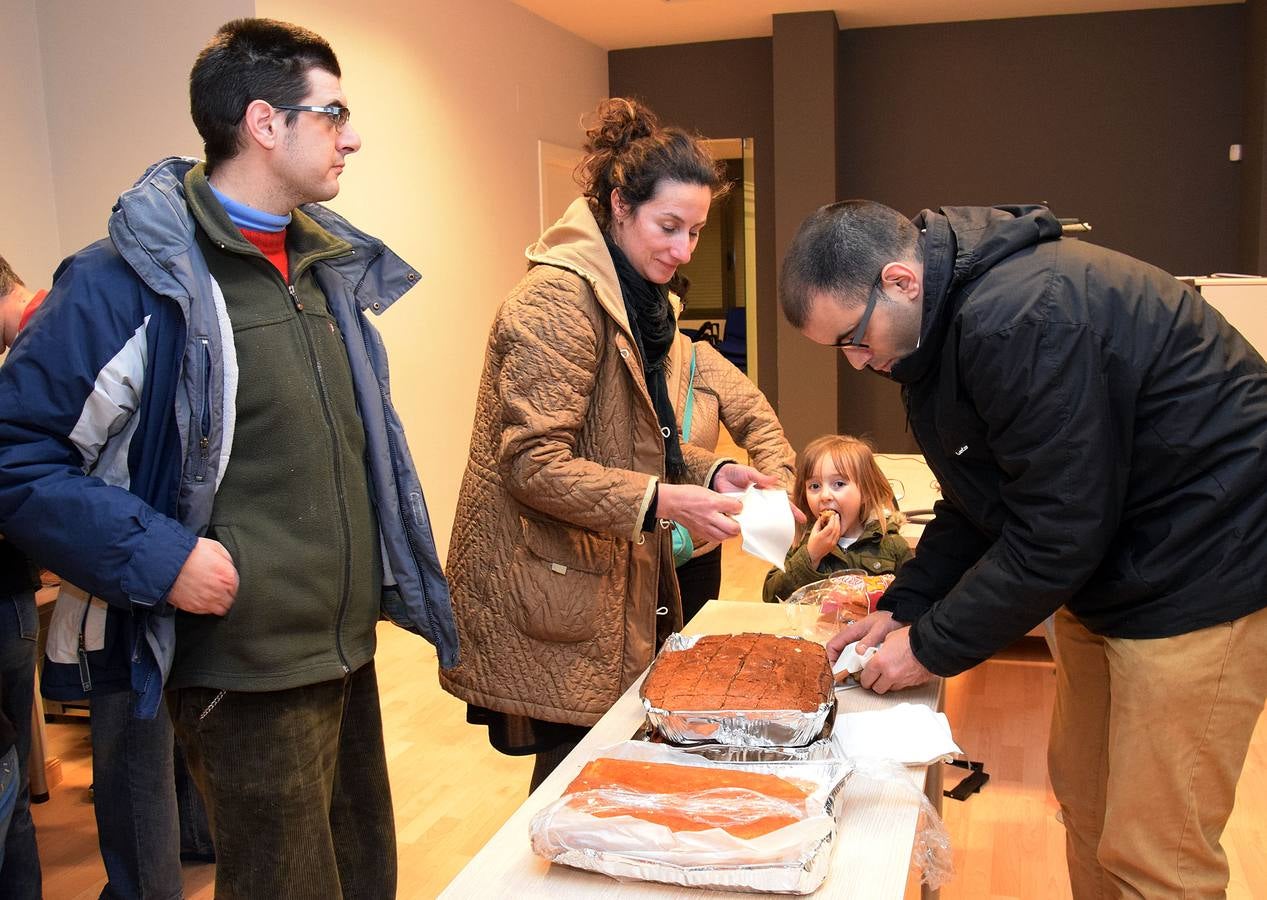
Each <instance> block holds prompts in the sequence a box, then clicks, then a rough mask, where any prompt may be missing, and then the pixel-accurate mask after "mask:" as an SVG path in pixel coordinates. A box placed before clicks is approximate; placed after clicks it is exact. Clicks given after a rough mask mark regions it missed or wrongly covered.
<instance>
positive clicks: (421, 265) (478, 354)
mask: <svg viewBox="0 0 1267 900" xmlns="http://www.w3.org/2000/svg"><path fill="white" fill-rule="evenodd" d="M173 9H175V7H172V6H171V4H169V3H166V2H159V0H116V2H112V3H100V4H98V3H80V2H72V0H39V2H38V6H37V3H36V0H0V11H2V12H3V17H2V18H0V22H3V27H2V28H0V51H3V58H2V59H0V88H3V93H2V94H0V96H5V97H7V98H8V101H9V103H10V104H16V118H11V119H10V120H8V121H7V122H6V127H5V132H6V136H7V137H8V138H9V140H8V141H7V142H6V146H5V149H4V151H3V154H4V155H3V165H0V178H3V179H4V180H3V181H0V186H3V188H4V193H3V195H0V196H3V198H4V206H3V208H4V211H5V213H6V215H5V216H0V253H5V250H4V249H3V247H4V246H5V245H9V244H12V246H13V247H14V248H16V250H17V251H18V252H15V253H14V260H13V261H14V262H15V263H17V264H20V265H22V266H23V268H24V270H28V271H29V273H30V274H28V276H27V278H28V280H31V281H33V282H34V281H38V280H41V279H43V280H47V278H48V277H49V275H51V273H52V267H53V266H54V265H55V263H56V262H57V261H58V260H60V258H61V256H63V255H65V254H66V253H69V252H72V251H73V250H76V249H78V248H79V247H81V246H83V245H84V244H86V243H88V242H90V241H92V240H95V239H97V238H98V237H101V236H102V235H104V233H105V223H106V217H107V215H108V214H109V210H110V207H111V205H112V204H113V203H114V200H115V198H116V197H117V196H118V194H119V193H120V191H121V190H123V189H125V188H126V187H128V186H130V185H131V184H132V183H133V182H134V181H135V180H136V178H137V177H139V176H140V174H141V173H142V171H144V169H145V167H146V166H147V165H149V164H150V163H151V162H153V161H154V160H156V159H158V158H160V157H162V156H166V155H170V154H190V155H201V143H200V141H199V140H198V137H197V133H196V131H195V130H194V128H193V125H192V124H191V123H190V121H189V101H188V93H187V91H188V73H189V67H190V66H191V65H192V63H193V60H194V56H195V55H196V54H197V52H198V49H199V48H200V47H201V46H202V45H203V44H204V43H205V42H206V40H207V39H208V38H209V37H210V36H211V34H212V33H214V31H215V29H216V28H217V27H218V26H219V25H220V24H221V23H222V22H224V21H226V20H228V19H231V18H235V17H237V16H243V15H261V16H271V17H275V18H281V19H287V20H289V21H293V22H298V23H300V24H303V25H306V26H307V27H309V28H312V29H314V30H316V31H318V32H319V33H321V34H323V35H324V36H325V37H326V38H327V39H329V40H330V42H331V44H333V46H334V48H335V51H336V52H337V53H338V54H339V61H340V63H341V65H342V67H343V72H344V78H343V83H344V87H345V89H346V91H347V94H348V102H349V106H351V107H352V109H353V110H354V111H355V112H354V119H353V121H354V122H355V124H356V126H357V128H358V130H359V131H360V132H361V135H362V137H363V139H364V147H363V149H362V150H361V152H360V153H358V154H357V155H356V156H355V157H353V158H352V159H351V160H350V164H349V166H348V169H347V171H346V173H345V174H344V176H343V184H344V188H343V191H342V193H341V194H340V196H339V197H338V198H337V199H336V200H335V201H334V202H333V203H332V204H331V205H332V206H334V208H336V209H337V210H339V211H340V212H341V213H343V214H345V215H347V216H348V217H349V218H350V219H351V220H352V221H353V222H355V223H356V224H358V225H359V226H360V227H362V228H364V229H365V230H367V231H369V232H370V233H372V234H376V235H378V236H379V237H381V238H383V239H384V240H386V241H387V242H388V243H389V244H390V245H391V246H392V247H393V248H394V249H395V250H397V252H399V253H400V254H401V256H403V257H404V258H405V259H406V260H408V261H409V262H410V263H411V264H413V265H414V266H416V267H417V268H418V269H419V271H420V272H422V275H423V281H422V284H421V285H420V286H419V287H417V288H415V289H414V290H413V291H412V292H410V293H409V294H408V295H407V296H406V298H405V299H404V300H402V301H401V302H400V303H398V304H397V305H396V306H395V307H394V308H393V309H391V310H390V311H389V312H387V313H386V314H385V315H384V316H383V317H382V318H381V319H379V320H378V322H377V324H378V325H379V327H380V328H381V329H382V331H383V333H384V337H385V339H386V341H387V345H388V349H389V352H390V354H391V360H392V386H393V397H394V399H395V402H396V405H397V407H398V408H399V409H400V411H401V414H402V416H403V417H404V420H405V427H406V431H407V433H408V436H409V442H410V445H411V447H412V449H413V452H414V457H415V459H416V460H417V462H418V466H419V469H420V471H421V473H422V478H423V484H424V486H425V487H426V490H427V500H428V505H429V507H430V510H431V515H432V518H433V520H434V524H435V532H436V539H437V542H438V543H439V545H440V550H441V553H442V554H443V553H445V552H447V548H448V543H449V532H450V529H451V527H452V519H453V510H454V507H455V505H456V502H457V491H458V487H459V483H460V480H461V476H462V470H463V468H464V467H465V463H466V450H467V445H468V442H469V439H470V430H471V419H472V414H473V410H474V404H475V391H476V387H477V385H478V381H479V372H480V366H481V363H482V361H483V354H484V343H485V339H486V337H487V332H488V326H489V323H490V322H491V321H492V317H493V313H494V311H495V310H496V308H497V305H498V303H499V302H500V301H501V298H502V297H503V296H504V295H505V294H506V292H507V291H508V290H509V289H510V288H511V287H512V286H513V285H514V283H515V281H516V280H518V278H519V276H520V275H521V274H522V273H523V271H524V263H523V255H522V254H523V249H524V247H525V246H526V245H527V244H528V243H530V242H531V241H533V240H534V239H535V238H536V236H537V233H538V231H539V228H538V212H537V210H538V200H537V141H538V140H545V141H549V142H551V143H554V144H561V145H565V146H573V147H576V146H579V144H580V141H581V137H582V135H581V131H580V128H579V126H578V122H579V120H580V117H581V115H582V114H583V113H584V112H586V111H587V110H589V109H592V108H593V107H594V105H595V104H596V103H597V101H598V100H599V98H601V97H603V96H604V95H605V94H606V92H607V54H606V52H605V51H603V50H601V49H600V48H598V47H596V46H594V45H592V44H588V43H585V42H584V41H582V40H580V39H579V38H576V37H574V36H572V35H570V34H568V33H567V32H565V31H563V30H562V29H560V28H558V27H556V26H554V25H551V24H549V23H547V22H545V21H544V20H543V19H539V18H537V17H536V16H534V15H532V14H531V13H528V12H526V11H525V10H523V9H521V8H520V7H518V6H515V5H513V4H511V3H510V2H508V0H470V2H460V0H423V2H417V0H413V2H410V0H399V2H396V0H362V2H358V3H351V4H349V3H347V2H345V0H338V2H335V0H308V2H299V0H260V2H258V3H257V2H249V0H204V2H202V3H200V4H195V5H181V6H180V7H179V15H175V14H173V12H172V10H173ZM41 59H42V64H41ZM18 136H20V137H21V138H22V140H23V144H22V145H21V146H17V142H16V140H15V138H16V137H18ZM50 150H51V152H50ZM11 200H12V201H13V202H12V205H11ZM28 207H29V208H30V209H29V211H25V210H27V208H28ZM11 209H21V210H24V212H23V217H24V218H23V221H22V222H21V223H17V222H15V221H14V217H13V216H10V215H8V213H9V211H10V210H11ZM52 247H55V248H56V249H55V250H50V249H49V248H52ZM45 269H47V274H41V272H42V270H45Z"/></svg>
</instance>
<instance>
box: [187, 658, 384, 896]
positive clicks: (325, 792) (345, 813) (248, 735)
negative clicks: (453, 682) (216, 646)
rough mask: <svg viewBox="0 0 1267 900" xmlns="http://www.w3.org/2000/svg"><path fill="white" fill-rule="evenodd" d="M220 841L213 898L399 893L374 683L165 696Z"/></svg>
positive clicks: (368, 668)
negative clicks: (259, 691)
mask: <svg viewBox="0 0 1267 900" xmlns="http://www.w3.org/2000/svg"><path fill="white" fill-rule="evenodd" d="M168 704H169V706H170V708H171V713H172V719H173V721H174V722H175V724H176V733H177V735H178V736H179V737H180V739H181V741H182V742H183V743H184V746H185V750H186V753H187V755H188V762H189V768H190V771H191V772H192V773H193V775H194V778H195V779H197V781H198V784H199V786H200V787H201V788H202V792H203V796H204V797H205V798H206V801H207V809H208V813H209V815H210V818H211V827H212V831H213V833H214V836H215V847H216V898H217V900H230V898H231V900H278V898H281V897H286V898H296V900H299V898H313V900H338V898H348V900H352V898H355V900H362V898H364V900H378V898H390V897H394V896H395V895H396V830H395V825H394V821H393V818H392V801H391V789H390V786H389V785H388V781H387V758H386V754H385V753H384V750H383V720H382V715H381V712H380V710H379V702H378V681H377V679H376V677H375V674H374V664H373V663H372V662H371V663H369V664H367V665H365V666H363V667H362V668H360V669H358V670H357V671H356V672H354V673H352V674H351V675H349V676H348V677H347V678H343V679H340V680H337V681H326V682H322V683H320V684H312V685H306V686H304V687H299V688H293V689H291V690H286V691H272V692H263V693H248V692H242V691H225V692H222V691H219V690H216V689H214V688H181V689H179V690H174V691H171V692H169V693H168Z"/></svg>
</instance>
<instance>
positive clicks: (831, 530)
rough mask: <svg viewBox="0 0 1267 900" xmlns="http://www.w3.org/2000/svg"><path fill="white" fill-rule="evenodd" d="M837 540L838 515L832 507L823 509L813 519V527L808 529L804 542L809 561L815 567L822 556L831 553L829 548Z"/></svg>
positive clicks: (838, 530) (838, 529)
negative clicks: (806, 539) (807, 536)
mask: <svg viewBox="0 0 1267 900" xmlns="http://www.w3.org/2000/svg"><path fill="white" fill-rule="evenodd" d="M839 540H840V515H839V513H837V512H836V510H834V509H828V510H824V511H823V513H822V514H821V515H820V516H819V517H818V518H817V519H815V520H814V528H813V530H811V531H810V533H809V540H808V541H806V543H805V552H806V553H808V554H809V561H810V562H811V563H813V564H814V568H815V569H817V568H818V565H819V563H821V562H822V561H823V557H824V556H826V555H827V554H828V553H831V548H832V547H835V546H836V542H837V541H839Z"/></svg>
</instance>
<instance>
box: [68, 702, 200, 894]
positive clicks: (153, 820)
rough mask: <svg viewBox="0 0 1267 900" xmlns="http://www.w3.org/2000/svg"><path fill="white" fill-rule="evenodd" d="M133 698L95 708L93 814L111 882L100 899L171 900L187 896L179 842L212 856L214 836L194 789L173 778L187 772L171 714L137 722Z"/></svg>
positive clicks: (93, 704) (96, 704)
mask: <svg viewBox="0 0 1267 900" xmlns="http://www.w3.org/2000/svg"><path fill="white" fill-rule="evenodd" d="M135 696H136V695H135V694H133V693H132V692H131V691H116V692H113V693H108V694H95V693H94V694H93V695H92V700H91V711H92V782H93V795H94V803H93V806H94V808H95V812H96V816H97V841H98V844H99V845H100V848H101V861H102V862H103V863H104V864H105V868H106V877H107V883H106V886H105V888H104V890H102V892H101V897H102V898H103V900H170V898H177V897H181V896H183V886H182V877H181V868H180V856H181V850H182V840H184V844H183V848H184V849H185V850H186V851H187V852H189V853H193V854H198V853H205V854H207V855H208V856H209V855H210V853H211V846H210V838H209V829H208V826H207V824H206V813H205V811H204V809H203V806H202V801H201V799H200V797H199V796H198V793H197V791H196V790H195V789H194V787H193V784H192V783H191V782H190V780H189V778H188V777H184V778H183V779H179V778H178V777H177V776H176V774H175V768H176V766H178V765H179V766H180V768H181V769H182V770H183V768H184V767H183V764H181V763H178V762H177V761H176V756H175V755H174V754H175V751H176V747H175V743H174V737H173V733H172V723H171V719H170V718H169V717H168V715H167V710H166V708H165V707H162V706H160V707H159V710H158V715H157V716H156V717H155V718H153V719H138V718H136V716H135V715H134V712H135ZM183 774H184V773H183V772H182V775H183ZM178 781H180V782H181V784H180V790H178V787H177V783H178Z"/></svg>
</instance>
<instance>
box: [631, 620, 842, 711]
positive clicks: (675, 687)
mask: <svg viewBox="0 0 1267 900" xmlns="http://www.w3.org/2000/svg"><path fill="white" fill-rule="evenodd" d="M831 692H832V677H831V666H830V665H829V664H828V662H827V651H826V650H825V649H824V648H823V645H822V644H818V643H815V642H814V641H807V640H802V639H801V638H788V637H776V636H775V635H772V634H751V633H745V634H710V635H705V636H704V637H702V638H700V639H699V640H698V641H697V642H696V643H695V645H694V646H692V647H690V648H688V649H685V650H675V651H665V652H663V653H661V654H660V655H659V656H658V657H656V661H655V664H654V665H653V666H652V668H651V671H650V673H648V675H647V680H646V681H645V682H644V683H643V686H642V696H643V698H644V699H645V700H647V701H648V702H650V704H651V705H652V706H653V707H654V708H656V709H663V710H672V711H704V710H762V709H769V710H774V709H784V710H790V709H797V710H802V711H804V712H814V711H816V710H818V709H819V708H820V707H821V706H822V705H823V704H824V703H826V702H828V700H829V699H830V698H831V695H832V694H831Z"/></svg>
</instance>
